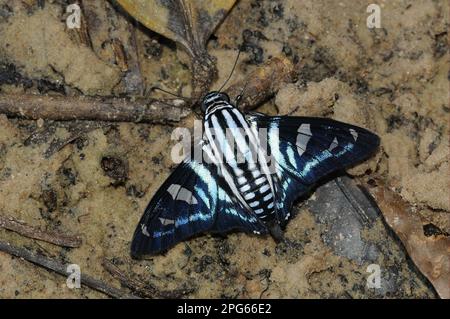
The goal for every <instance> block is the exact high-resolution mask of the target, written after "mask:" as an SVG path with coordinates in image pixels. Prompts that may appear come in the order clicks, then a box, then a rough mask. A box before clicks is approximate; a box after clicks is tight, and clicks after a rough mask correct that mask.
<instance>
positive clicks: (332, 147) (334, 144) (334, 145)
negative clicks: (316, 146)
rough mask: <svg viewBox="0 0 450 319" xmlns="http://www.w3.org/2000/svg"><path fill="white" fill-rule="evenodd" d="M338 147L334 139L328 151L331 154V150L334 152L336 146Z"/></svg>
mask: <svg viewBox="0 0 450 319" xmlns="http://www.w3.org/2000/svg"><path fill="white" fill-rule="evenodd" d="M338 145H339V142H338V140H337V138H336V137H335V138H334V140H333V142H331V144H330V147H328V150H329V151H330V152H331V151H332V150H334V149H335V148H336V147H337V146H338Z"/></svg>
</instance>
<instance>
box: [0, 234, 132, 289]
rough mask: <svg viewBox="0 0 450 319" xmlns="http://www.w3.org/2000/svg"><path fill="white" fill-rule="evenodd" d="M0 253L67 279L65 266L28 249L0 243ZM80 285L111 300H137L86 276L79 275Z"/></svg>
mask: <svg viewBox="0 0 450 319" xmlns="http://www.w3.org/2000/svg"><path fill="white" fill-rule="evenodd" d="M0 251H3V252H5V253H8V254H10V255H13V256H16V257H18V258H23V259H25V260H27V261H29V262H31V263H33V264H35V265H38V266H40V267H43V268H46V269H48V270H52V271H54V272H56V273H57V274H60V275H62V276H65V277H67V276H68V275H69V273H68V272H67V267H66V265H64V264H62V263H60V262H58V261H56V260H53V259H50V258H48V257H45V256H43V255H40V254H37V253H34V252H32V251H29V250H28V249H25V248H19V247H15V246H13V245H11V244H10V243H5V242H1V241H0ZM81 284H83V285H85V286H87V287H89V288H92V289H94V290H96V291H99V292H101V293H104V294H106V295H108V296H110V297H113V298H138V297H136V296H133V295H130V294H128V293H127V292H124V291H122V290H120V289H117V288H115V287H112V286H109V285H107V284H106V283H104V282H102V281H100V280H98V279H95V278H92V277H90V276H88V275H84V274H83V273H82V274H81Z"/></svg>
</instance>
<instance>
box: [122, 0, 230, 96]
mask: <svg viewBox="0 0 450 319" xmlns="http://www.w3.org/2000/svg"><path fill="white" fill-rule="evenodd" d="M235 1H236V0H214V1H211V0H209V1H208V0H159V1H158V0H117V2H118V3H119V4H120V5H121V6H122V7H123V8H124V9H125V10H126V11H127V12H128V13H129V14H130V15H132V16H133V17H134V18H135V19H136V20H138V21H139V22H140V23H142V24H143V25H144V26H146V27H147V28H149V29H151V30H152V31H155V32H157V33H159V34H161V35H163V36H165V37H167V38H169V39H171V40H173V41H175V42H176V43H178V44H180V45H181V46H182V47H183V48H184V49H185V50H186V52H187V53H188V54H189V56H190V57H191V59H192V73H193V77H192V78H193V79H192V85H193V90H194V93H193V95H194V97H200V96H201V95H203V94H204V93H206V92H207V91H208V89H209V86H210V84H211V82H212V80H213V79H214V78H215V77H216V76H217V70H216V67H215V61H213V59H212V58H211V57H210V56H209V55H208V53H207V51H206V43H207V41H208V39H209V37H210V36H211V34H212V33H213V32H214V30H215V29H216V28H217V26H218V25H219V24H220V22H221V21H222V20H223V18H225V16H226V14H227V13H228V11H229V10H230V9H231V8H232V7H233V5H234V3H235Z"/></svg>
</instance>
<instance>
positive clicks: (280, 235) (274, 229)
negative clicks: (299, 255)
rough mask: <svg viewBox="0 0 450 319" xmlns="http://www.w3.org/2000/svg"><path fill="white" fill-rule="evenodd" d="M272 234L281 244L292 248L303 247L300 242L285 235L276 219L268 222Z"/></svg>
mask: <svg viewBox="0 0 450 319" xmlns="http://www.w3.org/2000/svg"><path fill="white" fill-rule="evenodd" d="M268 228H269V232H270V235H271V236H272V237H273V239H274V240H275V242H276V243H277V244H281V245H283V246H285V247H286V248H290V249H303V245H302V244H301V243H299V242H295V241H291V240H289V239H287V238H286V237H285V236H284V232H283V230H282V229H281V227H280V224H278V223H277V222H276V221H272V222H270V223H269V224H268Z"/></svg>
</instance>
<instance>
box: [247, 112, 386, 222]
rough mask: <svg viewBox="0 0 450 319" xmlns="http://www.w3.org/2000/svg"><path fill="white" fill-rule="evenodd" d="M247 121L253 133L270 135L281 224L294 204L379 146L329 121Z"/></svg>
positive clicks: (259, 117)
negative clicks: (317, 185) (323, 180)
mask: <svg viewBox="0 0 450 319" xmlns="http://www.w3.org/2000/svg"><path fill="white" fill-rule="evenodd" d="M247 120H248V121H249V123H251V124H252V127H253V128H254V129H265V130H263V132H267V137H266V138H267V145H268V149H269V152H270V153H271V156H272V157H271V158H273V159H274V163H273V165H274V166H275V171H276V174H274V176H273V177H274V178H273V179H274V181H275V186H276V201H277V203H276V206H277V215H278V219H279V221H281V222H285V221H286V220H287V219H288V218H289V216H290V211H291V208H292V203H293V202H294V201H295V200H296V199H297V198H298V197H299V196H302V195H304V194H306V193H307V192H308V191H309V190H310V189H311V187H313V186H314V185H315V183H316V182H317V181H319V180H320V179H322V178H323V177H325V176H326V175H328V174H330V173H332V172H334V171H337V170H341V169H344V168H347V167H350V166H352V165H354V164H356V163H358V162H361V161H362V160H364V159H366V158H367V157H369V156H370V155H371V154H372V153H373V151H374V150H375V149H376V148H377V147H378V145H379V138H378V136H377V135H375V134H373V133H371V132H369V131H367V130H365V129H363V128H360V127H357V126H354V125H350V124H345V123H342V122H338V121H335V120H331V119H326V118H310V117H287V116H274V117H271V116H266V115H263V114H258V113H255V114H253V113H252V114H249V115H247ZM258 132H261V130H258ZM259 134H261V133H259Z"/></svg>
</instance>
